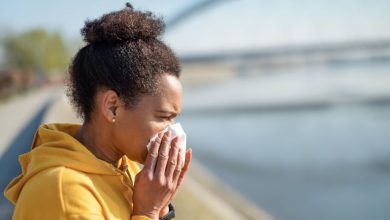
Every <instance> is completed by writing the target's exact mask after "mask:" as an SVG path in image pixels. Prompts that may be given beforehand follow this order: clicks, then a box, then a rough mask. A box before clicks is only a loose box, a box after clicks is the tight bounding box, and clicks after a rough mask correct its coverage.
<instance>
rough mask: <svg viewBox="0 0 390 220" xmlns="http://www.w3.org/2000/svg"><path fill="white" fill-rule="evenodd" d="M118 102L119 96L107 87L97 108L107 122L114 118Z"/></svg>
mask: <svg viewBox="0 0 390 220" xmlns="http://www.w3.org/2000/svg"><path fill="white" fill-rule="evenodd" d="M119 103H120V100H119V96H118V94H117V93H116V92H115V91H113V90H110V89H109V90H106V91H104V92H103V94H102V99H101V102H100V106H99V108H100V111H101V112H102V114H103V116H104V119H105V120H106V121H107V122H109V123H112V121H113V119H115V118H116V110H117V108H118V106H119Z"/></svg>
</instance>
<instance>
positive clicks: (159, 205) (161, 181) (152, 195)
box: [133, 131, 192, 219]
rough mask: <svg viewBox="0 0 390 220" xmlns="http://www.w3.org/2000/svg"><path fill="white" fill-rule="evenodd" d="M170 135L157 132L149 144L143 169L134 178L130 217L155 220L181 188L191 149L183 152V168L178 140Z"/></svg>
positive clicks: (189, 161)
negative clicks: (131, 214)
mask: <svg viewBox="0 0 390 220" xmlns="http://www.w3.org/2000/svg"><path fill="white" fill-rule="evenodd" d="M170 139H171V132H170V131H167V132H166V133H165V134H162V133H160V134H159V135H158V138H156V140H155V141H153V142H152V144H151V148H150V150H149V153H148V155H147V158H146V161H145V164H144V167H143V169H142V170H141V171H140V172H139V173H138V174H137V176H136V177H135V183H134V193H133V215H145V216H148V217H150V218H153V219H158V217H159V215H162V214H164V208H165V207H166V206H167V205H168V204H169V203H170V202H171V200H172V199H173V197H174V196H175V194H176V192H177V190H178V188H179V187H180V185H181V183H182V181H183V179H184V176H185V174H186V173H187V170H188V168H189V165H190V163H191V158H192V153H191V150H188V151H187V152H186V162H185V164H184V166H183V168H182V164H180V151H181V149H179V146H178V138H174V139H173V140H172V141H170Z"/></svg>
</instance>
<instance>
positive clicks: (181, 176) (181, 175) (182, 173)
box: [173, 148, 192, 189]
mask: <svg viewBox="0 0 390 220" xmlns="http://www.w3.org/2000/svg"><path fill="white" fill-rule="evenodd" d="M191 159H192V149H191V148H190V149H188V150H187V151H186V161H185V163H184V166H183V168H181V167H180V168H179V169H178V171H179V172H177V173H176V174H174V177H173V178H174V181H175V183H176V189H178V188H179V187H180V185H181V183H182V182H183V179H184V176H185V175H186V173H187V171H188V169H189V167H190V164H191ZM175 175H176V176H175Z"/></svg>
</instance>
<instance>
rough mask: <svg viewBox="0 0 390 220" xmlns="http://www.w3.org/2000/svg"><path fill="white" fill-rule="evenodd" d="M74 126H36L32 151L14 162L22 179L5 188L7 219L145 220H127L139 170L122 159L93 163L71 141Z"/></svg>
mask: <svg viewBox="0 0 390 220" xmlns="http://www.w3.org/2000/svg"><path fill="white" fill-rule="evenodd" d="M79 129H80V125H76V124H49V125H42V126H41V127H40V128H39V129H38V130H37V132H36V134H35V137H34V141H33V144H32V150H31V151H30V152H28V153H26V154H23V155H21V156H20V157H19V162H20V165H21V168H22V174H21V175H19V176H18V177H16V178H15V179H13V180H12V181H11V182H10V183H9V185H8V186H7V188H6V189H5V192H4V194H5V196H6V197H7V198H8V199H9V200H10V201H11V202H12V203H13V204H15V205H16V207H15V212H14V215H13V219H16V220H18V219H28V220H33V219H36V220H45V219H50V220H53V219H80V220H81V219H82V220H87V219H88V220H89V219H91V220H92V219H93V220H100V219H121V220H122V219H126V220H128V219H131V220H145V219H150V218H147V217H145V216H131V213H132V195H133V190H132V189H133V181H132V180H134V176H135V175H136V174H137V173H138V172H139V167H138V166H137V164H136V163H135V162H133V161H130V160H129V159H127V158H126V156H124V157H123V158H121V159H120V160H119V161H118V163H117V167H114V166H113V165H111V164H109V163H107V162H105V161H102V160H100V159H98V158H96V157H95V156H94V155H93V154H92V153H91V152H90V151H89V150H88V149H87V148H85V147H84V146H83V145H82V144H81V143H80V142H78V141H77V140H76V139H75V138H74V137H75V135H76V133H77V131H78V130H79Z"/></svg>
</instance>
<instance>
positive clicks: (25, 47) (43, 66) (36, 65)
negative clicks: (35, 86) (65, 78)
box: [3, 29, 69, 74]
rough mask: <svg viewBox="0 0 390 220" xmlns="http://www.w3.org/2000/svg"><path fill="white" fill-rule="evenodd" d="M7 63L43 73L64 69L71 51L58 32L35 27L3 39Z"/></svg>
mask: <svg viewBox="0 0 390 220" xmlns="http://www.w3.org/2000/svg"><path fill="white" fill-rule="evenodd" d="M3 47H4V53H5V57H6V64H7V65H8V66H11V67H16V68H19V69H29V70H34V71H39V72H43V73H46V74H48V73H52V72H55V71H63V70H65V69H66V67H67V65H68V62H69V51H68V49H67V47H66V45H65V43H64V41H63V39H62V37H61V35H60V34H59V33H58V32H54V33H50V32H47V31H46V30H44V29H34V30H30V31H27V32H23V33H20V34H11V35H8V36H6V37H5V38H4V39H3Z"/></svg>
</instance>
